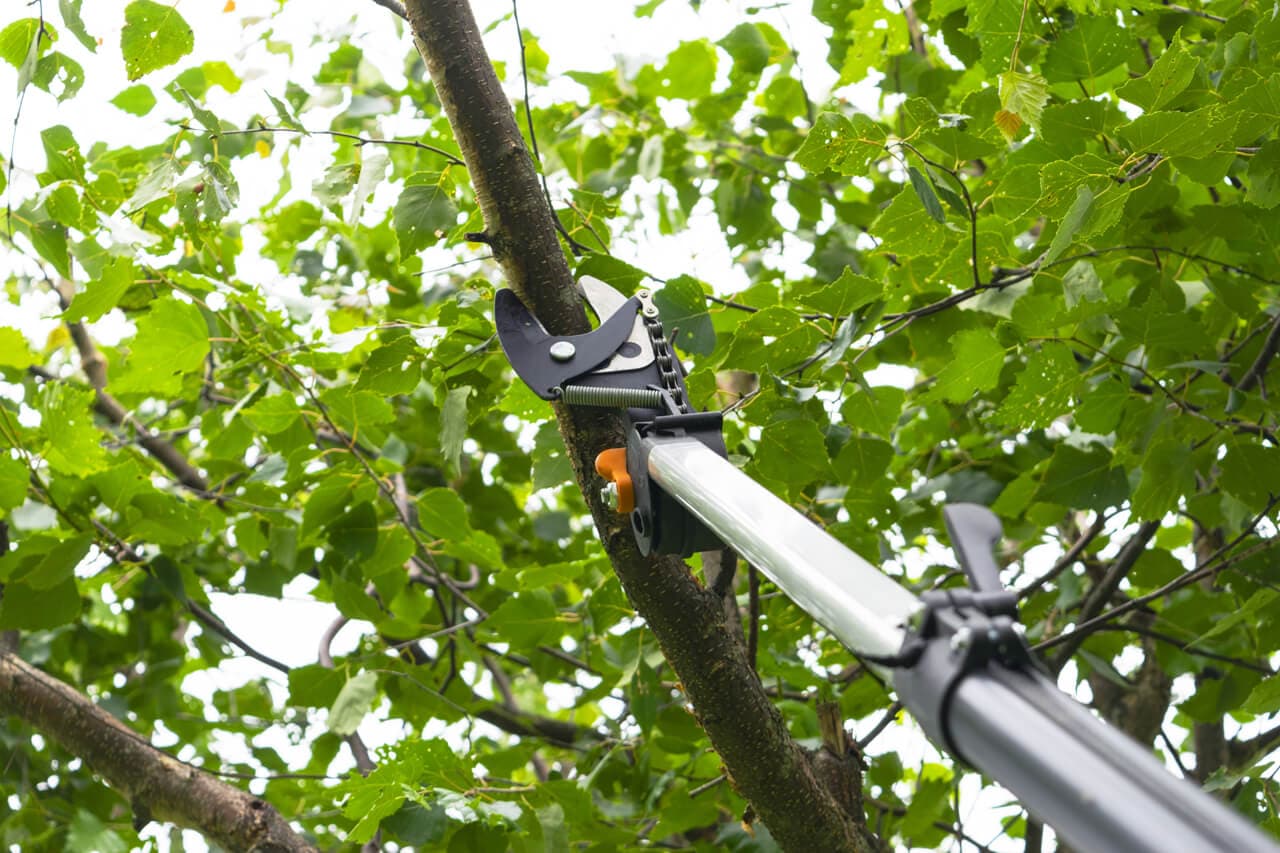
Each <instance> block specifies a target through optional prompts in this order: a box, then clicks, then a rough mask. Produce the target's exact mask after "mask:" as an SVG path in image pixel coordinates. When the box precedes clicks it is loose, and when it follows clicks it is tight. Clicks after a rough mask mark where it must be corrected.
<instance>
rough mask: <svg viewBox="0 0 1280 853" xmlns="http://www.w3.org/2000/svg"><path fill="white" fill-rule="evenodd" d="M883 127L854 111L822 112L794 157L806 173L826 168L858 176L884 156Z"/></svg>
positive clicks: (884, 136) (885, 137)
mask: <svg viewBox="0 0 1280 853" xmlns="http://www.w3.org/2000/svg"><path fill="white" fill-rule="evenodd" d="M886 139H887V136H886V135H885V132H884V129H883V128H882V127H880V125H878V124H876V123H875V122H874V121H872V120H871V119H870V118H869V117H867V116H865V115H862V114H861V113H855V114H854V115H853V116H852V117H851V118H847V117H845V116H843V115H840V114H839V113H822V114H820V115H819V116H818V118H817V120H816V121H815V122H814V124H813V128H812V129H811V130H810V131H809V133H808V135H807V136H805V138H804V142H803V143H802V144H801V145H800V148H799V149H797V150H796V153H795V154H794V155H793V159H794V160H795V161H796V163H798V164H799V165H800V166H801V168H803V169H804V170H805V171H806V172H811V173H814V174H817V173H820V172H824V171H826V170H828V169H830V170H832V171H835V172H839V173H840V174H842V175H861V174H863V173H865V172H866V171H867V169H869V168H870V166H871V164H872V163H873V162H874V161H876V160H878V159H879V158H880V157H881V156H883V155H884V144H885V141H886Z"/></svg>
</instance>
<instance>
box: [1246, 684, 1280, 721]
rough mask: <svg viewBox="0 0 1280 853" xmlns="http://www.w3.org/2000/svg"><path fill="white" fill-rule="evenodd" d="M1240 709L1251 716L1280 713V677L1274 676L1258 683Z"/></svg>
mask: <svg viewBox="0 0 1280 853" xmlns="http://www.w3.org/2000/svg"><path fill="white" fill-rule="evenodd" d="M1240 708H1241V710H1242V711H1247V712H1248V713H1250V714H1274V713H1275V712H1276V711H1280V675H1272V676H1270V677H1268V678H1265V679H1263V680H1262V681H1260V682H1258V684H1257V685H1256V686H1255V687H1254V688H1253V690H1252V691H1250V693H1249V698H1248V699H1246V700H1245V701H1244V704H1243V705H1242V706H1240Z"/></svg>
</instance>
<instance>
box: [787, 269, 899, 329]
mask: <svg viewBox="0 0 1280 853" xmlns="http://www.w3.org/2000/svg"><path fill="white" fill-rule="evenodd" d="M883 295H884V285H883V284H881V283H880V282H878V281H876V280H874V279H872V278H868V277H867V276H865V275H858V274H857V273H855V272H854V271H853V270H851V269H850V268H849V267H845V268H844V272H842V273H840V277H839V278H837V279H836V280H835V281H833V282H831V283H830V284H819V285H818V286H817V287H816V289H814V290H808V291H798V292H797V293H796V298H797V300H798V301H799V302H800V304H801V305H804V306H805V307H807V308H813V309H815V310H817V311H821V312H823V313H824V314H830V315H831V316H832V317H844V316H846V315H849V314H852V313H853V312H854V311H857V310H858V309H859V308H863V307H865V306H867V305H870V304H871V303H872V302H875V301H876V300H877V299H879V298H881V297H882V296H883Z"/></svg>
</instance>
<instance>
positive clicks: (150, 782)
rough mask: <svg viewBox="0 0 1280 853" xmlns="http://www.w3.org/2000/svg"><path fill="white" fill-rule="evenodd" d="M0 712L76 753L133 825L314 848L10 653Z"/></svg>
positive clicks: (227, 840) (236, 845)
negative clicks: (125, 807)
mask: <svg viewBox="0 0 1280 853" xmlns="http://www.w3.org/2000/svg"><path fill="white" fill-rule="evenodd" d="M0 713H2V714H5V715H10V716H14V717H17V718H19V719H21V720H23V721H24V722H26V723H27V724H29V725H31V726H32V727H33V728H35V729H37V730H39V732H40V733H41V734H42V735H44V736H45V737H47V738H49V739H50V740H52V741H54V742H55V743H57V744H58V745H60V746H61V747H62V748H63V749H66V750H67V751H68V752H70V753H72V754H74V755H77V756H79V757H80V758H81V759H83V760H84V761H85V763H87V764H88V765H89V766H90V767H92V768H93V769H94V771H96V772H97V773H98V774H99V775H100V776H102V778H103V779H104V780H105V781H106V782H107V784H108V785H110V786H111V787H112V788H114V789H116V790H117V791H119V792H120V793H121V794H122V795H124V797H125V798H126V799H127V800H128V801H129V804H130V806H131V808H132V809H133V812H134V817H135V825H136V826H142V825H143V824H146V823H147V822H149V821H151V820H157V821H164V822H166V823H173V824H176V825H178V826H181V827H185V828H187V829H194V830H196V831H197V832H200V833H201V834H203V835H204V836H205V837H206V838H208V839H210V840H211V841H214V842H216V843H217V844H219V845H221V846H222V847H225V848H226V849H228V850H233V851H241V850H243V851H250V850H252V851H254V853H294V852H295V851H315V850H316V848H315V847H314V846H312V845H311V843H310V842H308V841H307V840H306V839H305V838H303V837H302V836H300V835H298V834H297V833H296V832H294V831H293V829H292V828H291V827H290V826H289V824H288V822H287V821H285V819H284V818H283V817H281V816H280V814H279V812H277V811H276V810H275V809H274V808H272V807H271V805H270V804H268V803H267V802H265V801H264V800H262V799H260V798H258V797H255V796H253V795H252V794H249V793H246V792H244V791H241V790H240V789H238V788H234V787H232V786H231V785H228V784H226V783H225V782H222V781H220V780H218V779H216V778H214V777H213V776H211V775H209V774H208V773H205V772H204V771H202V770H200V769H198V768H196V767H192V766H191V765H189V764H184V763H183V762H181V761H178V760H177V759H176V758H174V757H173V756H171V755H169V754H168V753H165V752H162V751H161V750H159V749H156V748H155V747H153V746H152V745H151V744H150V743H148V742H147V741H146V740H145V739H143V738H142V737H141V736H140V735H139V734H138V733H137V732H134V731H133V730H132V729H130V728H128V727H127V726H125V725H124V724H123V723H121V722H120V721H119V720H117V719H116V718H115V717H113V716H111V715H110V714H108V713H107V712H106V711H103V710H102V709H101V708H99V707H98V706H97V705H94V704H93V703H92V702H90V701H89V700H88V699H87V698H85V697H84V696H82V695H80V694H79V693H77V692H76V691H74V690H72V689H71V688H70V687H68V686H67V685H65V684H63V683H62V682H61V681H58V680H57V679H55V678H52V677H51V676H49V675H46V674H45V673H43V672H41V671H40V670H38V669H36V668H35V667H33V666H31V665H30V664H28V663H26V662H25V661H23V660H22V659H21V658H19V657H17V656H16V655H14V654H12V653H9V652H5V653H2V654H0Z"/></svg>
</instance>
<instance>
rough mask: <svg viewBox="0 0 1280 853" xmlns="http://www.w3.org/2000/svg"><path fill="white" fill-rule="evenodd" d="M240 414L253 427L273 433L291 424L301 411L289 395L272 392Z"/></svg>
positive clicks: (269, 433) (266, 432) (282, 430)
mask: <svg viewBox="0 0 1280 853" xmlns="http://www.w3.org/2000/svg"><path fill="white" fill-rule="evenodd" d="M240 414H241V417H243V418H244V419H245V420H246V421H248V422H249V424H250V426H252V427H253V428H254V429H256V430H258V431H259V432H262V433H265V434H267V435H275V434H276V433H279V432H284V431H285V430H287V429H288V428H289V427H291V426H293V422H294V421H296V420H297V419H298V415H300V414H301V412H300V411H299V409H298V404H297V402H295V401H294V399H293V397H292V396H291V395H289V394H272V395H271V396H269V397H263V398H262V399H261V400H258V401H257V402H256V403H254V404H253V405H252V406H249V407H248V408H247V409H244V410H243V411H242V412H241V413H240Z"/></svg>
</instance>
